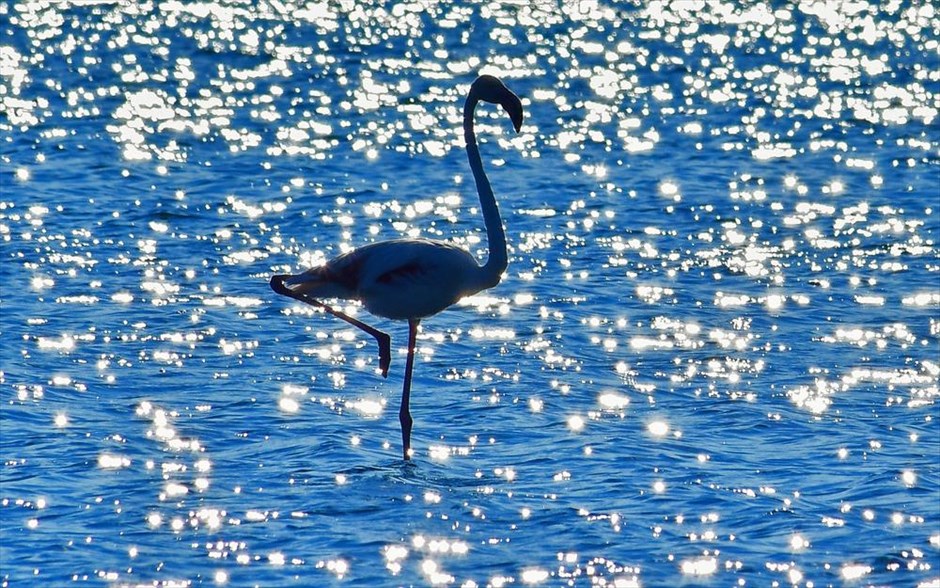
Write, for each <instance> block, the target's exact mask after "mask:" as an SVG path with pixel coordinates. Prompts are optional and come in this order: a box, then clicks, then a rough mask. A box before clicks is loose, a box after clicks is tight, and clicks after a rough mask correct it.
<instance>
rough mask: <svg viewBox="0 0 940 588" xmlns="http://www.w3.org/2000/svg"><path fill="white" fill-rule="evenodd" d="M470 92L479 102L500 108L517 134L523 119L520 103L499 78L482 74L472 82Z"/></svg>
mask: <svg viewBox="0 0 940 588" xmlns="http://www.w3.org/2000/svg"><path fill="white" fill-rule="evenodd" d="M470 92H471V93H476V95H477V96H479V98H480V100H483V101H485V102H490V103H492V104H499V105H500V106H502V107H503V110H505V111H506V114H508V115H509V118H510V120H512V126H513V128H514V129H516V132H517V133H518V132H519V129H521V128H522V119H523V112H522V101H521V100H519V97H518V96H516V95H515V94H513V93H512V91H511V90H510V89H509V88H507V87H506V85H505V84H503V82H502V81H501V80H500V79H499V78H497V77H495V76H491V75H486V74H484V75H482V76H480V77H478V78H477V79H476V81H474V82H473V85H472V86H471V87H470Z"/></svg>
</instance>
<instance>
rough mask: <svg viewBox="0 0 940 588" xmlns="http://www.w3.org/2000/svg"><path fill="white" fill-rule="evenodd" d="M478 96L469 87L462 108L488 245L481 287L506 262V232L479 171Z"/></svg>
mask: <svg viewBox="0 0 940 588" xmlns="http://www.w3.org/2000/svg"><path fill="white" fill-rule="evenodd" d="M479 101H480V98H479V97H478V96H477V95H476V92H475V91H474V90H473V89H472V88H471V90H470V95H469V96H467V101H466V103H465V104H464V108H463V136H464V140H466V142H467V158H468V159H469V160H470V169H471V170H473V179H474V181H475V182H476V185H477V192H478V193H479V195H480V208H481V209H482V210H483V222H484V224H485V225H486V241H487V244H488V245H489V250H490V251H489V256H488V257H487V259H486V264H485V265H483V266H482V267H481V268H480V269H481V270H482V275H481V279H482V282H483V287H484V288H485V287H490V286H495V285H496V284H497V283H498V282H499V278H500V276H502V274H503V272H504V271H506V267H507V266H508V265H509V256H508V254H507V252H506V233H505V232H504V231H503V221H502V219H501V218H500V216H499V207H498V206H497V205H496V197H495V196H494V195H493V189H492V188H490V181H489V180H488V179H487V177H486V172H484V171H483V160H482V159H481V158H480V148H479V147H477V138H476V135H475V134H474V132H473V111H474V110H475V109H476V106H477V103H478V102H479Z"/></svg>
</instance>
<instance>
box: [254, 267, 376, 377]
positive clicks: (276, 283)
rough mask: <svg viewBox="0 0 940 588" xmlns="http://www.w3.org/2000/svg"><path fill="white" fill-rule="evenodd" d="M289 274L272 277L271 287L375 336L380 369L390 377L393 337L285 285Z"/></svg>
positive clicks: (279, 292)
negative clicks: (389, 368) (389, 367)
mask: <svg viewBox="0 0 940 588" xmlns="http://www.w3.org/2000/svg"><path fill="white" fill-rule="evenodd" d="M289 277H290V276H289V275H286V274H279V275H276V276H272V277H271V289H272V290H274V291H275V292H277V293H278V294H283V295H284V296H290V297H291V298H293V299H294V300H299V301H300V302H303V303H305V304H309V305H310V306H316V307H317V308H322V309H323V310H324V311H326V312H328V313H330V314H332V315H333V316H335V317H336V318H338V319H342V320H344V321H346V322H347V323H349V324H351V325H352V326H354V327H356V328H359V329H362V330H363V331H365V332H366V333H368V334H370V335H372V336H373V337H375V341H376V343H378V344H379V369H381V370H382V377H383V378H387V377H388V366H389V365H390V364H391V363H392V351H391V349H392V343H391V341H392V339H391V337H389V336H388V333H384V332H382V331H380V330H378V329H376V328H375V327H372V326H369V325H367V324H365V323H364V322H362V321H360V320H357V319H354V318H353V317H351V316H349V315H348V314H345V313H342V312H340V311H338V310H335V309H333V308H331V307H330V306H328V305H326V304H323V303H322V302H320V301H319V300H317V299H316V298H311V297H310V296H307V295H306V294H300V293H298V292H294V291H293V290H291V289H290V288H288V287H287V286H285V285H284V280H285V279H286V278H289Z"/></svg>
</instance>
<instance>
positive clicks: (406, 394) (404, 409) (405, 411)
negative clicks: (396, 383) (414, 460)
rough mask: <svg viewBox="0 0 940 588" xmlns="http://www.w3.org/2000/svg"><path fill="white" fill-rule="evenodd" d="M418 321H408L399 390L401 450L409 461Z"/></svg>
mask: <svg viewBox="0 0 940 588" xmlns="http://www.w3.org/2000/svg"><path fill="white" fill-rule="evenodd" d="M419 322H421V321H420V319H408V360H407V361H406V362H405V384H404V386H403V387H402V390H401V408H400V409H399V410H398V420H399V422H401V449H402V452H403V453H404V455H405V459H411V453H412V452H411V425H412V424H414V420H412V418H411V410H410V409H409V408H408V404H409V402H410V401H411V372H412V371H414V367H415V343H416V341H417V339H418V323H419Z"/></svg>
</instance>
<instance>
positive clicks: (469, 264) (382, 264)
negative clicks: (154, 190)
mask: <svg viewBox="0 0 940 588" xmlns="http://www.w3.org/2000/svg"><path fill="white" fill-rule="evenodd" d="M481 100H482V101H484V102H491V103H494V104H499V105H500V106H502V107H503V109H504V110H506V112H507V114H509V117H510V119H511V120H512V123H513V127H514V128H515V129H516V131H518V130H519V129H520V127H521V126H522V118H523V112H522V102H521V101H520V100H519V98H518V97H517V96H516V95H515V94H513V93H512V92H511V91H509V89H508V88H506V86H505V85H503V83H502V82H501V81H500V80H498V79H497V78H495V77H493V76H488V75H483V76H480V77H478V78H477V79H476V80H475V81H474V82H473V84H472V85H471V86H470V92H469V94H468V95H467V100H466V102H465V103H464V111H463V132H464V139H465V140H466V142H467V158H468V160H469V163H470V169H471V171H472V172H473V179H474V181H475V183H476V187H477V192H478V194H479V196H480V209H481V211H482V212H483V221H484V224H485V226H486V236H487V244H488V246H489V255H488V257H487V260H486V263H485V264H483V265H479V264H478V263H477V261H476V260H475V259H474V258H473V255H471V254H470V252H468V251H465V250H463V249H461V248H459V247H456V246H454V245H451V244H449V243H445V242H442V241H432V240H428V239H393V240H390V241H381V242H378V243H372V244H369V245H365V246H363V247H360V248H358V249H354V250H353V251H349V252H347V253H343V254H342V255H339V256H337V257H335V258H333V259H331V260H330V261H328V262H327V263H325V264H324V265H322V266H320V267H315V268H311V269H309V270H307V271H305V272H303V273H299V274H293V275H275V276H273V277H272V278H271V288H273V289H274V291H275V292H277V293H279V294H283V295H285V296H290V297H292V298H295V299H297V300H300V301H302V302H305V303H307V304H311V305H313V306H317V307H319V308H322V309H324V310H325V311H327V312H329V313H331V314H333V315H334V316H336V317H337V318H340V319H342V320H344V321H346V322H348V323H350V324H352V325H353V326H355V327H357V328H359V329H362V330H363V331H365V332H367V333H369V334H370V335H372V336H373V337H375V339H376V341H377V342H378V344H379V366H380V368H381V370H382V375H383V376H386V375H387V374H388V366H389V362H390V361H391V356H390V352H389V345H390V343H389V336H388V335H387V334H386V333H384V332H382V331H379V330H378V329H376V328H375V327H372V326H370V325H367V324H365V323H363V322H362V321H359V320H358V319H354V318H352V317H350V316H347V315H345V314H343V313H341V312H339V311H336V310H334V309H332V308H330V307H329V306H327V305H325V304H323V303H322V302H320V301H319V300H318V299H319V298H341V299H346V300H358V301H361V302H362V304H363V306H365V308H366V310H368V311H369V312H370V313H372V314H374V315H376V316H381V317H386V318H390V319H398V320H407V321H408V358H407V361H406V362H405V379H404V385H403V387H402V400H401V408H400V410H399V413H398V416H399V420H400V421H401V430H402V450H403V452H404V456H405V459H410V458H411V427H412V419H411V413H410V411H409V408H408V406H409V401H410V396H411V375H412V371H413V368H414V353H415V344H416V339H417V333H418V324H419V323H420V321H421V319H423V318H425V317H428V316H431V315H434V314H437V313H438V312H440V311H442V310H444V309H445V308H447V307H448V306H451V305H452V304H454V303H455V302H457V301H458V300H460V298H462V297H464V296H469V295H470V294H475V293H477V292H479V291H481V290H484V289H486V288H491V287H493V286H495V285H496V284H498V283H499V281H500V278H501V276H502V274H503V272H504V271H506V267H507V264H508V255H507V251H506V235H505V232H504V231H503V224H502V220H501V218H500V216H499V208H498V207H497V205H496V198H495V196H494V195H493V190H492V189H491V188H490V183H489V180H488V179H487V177H486V173H485V172H484V171H483V161H482V159H481V158H480V150H479V148H478V146H477V142H476V136H475V134H474V130H473V114H474V111H475V109H476V106H477V104H478V103H479V102H480V101H481Z"/></svg>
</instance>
